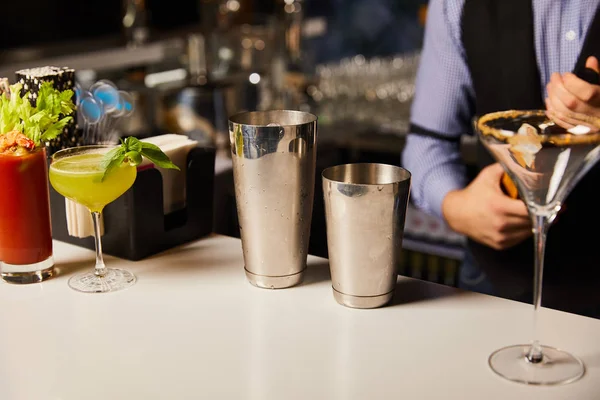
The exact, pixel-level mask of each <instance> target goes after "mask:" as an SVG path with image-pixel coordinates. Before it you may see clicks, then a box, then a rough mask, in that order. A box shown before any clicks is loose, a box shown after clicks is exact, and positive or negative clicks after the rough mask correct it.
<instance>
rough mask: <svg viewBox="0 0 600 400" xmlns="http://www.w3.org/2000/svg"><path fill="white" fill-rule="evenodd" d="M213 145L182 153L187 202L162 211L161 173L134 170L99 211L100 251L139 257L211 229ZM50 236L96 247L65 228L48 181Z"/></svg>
mask: <svg viewBox="0 0 600 400" xmlns="http://www.w3.org/2000/svg"><path fill="white" fill-rule="evenodd" d="M214 176H215V149H214V148H212V147H196V148H194V149H192V150H190V152H189V154H188V157H187V175H186V185H187V186H186V207H185V208H183V209H181V210H177V211H174V212H172V213H169V214H167V215H165V214H164V211H163V183H162V175H161V173H160V171H159V170H157V169H155V168H150V169H145V170H142V171H138V174H137V178H136V180H135V183H134V184H133V186H132V187H131V188H130V189H129V190H128V191H127V192H126V193H125V194H123V195H122V196H121V197H119V198H118V199H117V200H115V201H113V202H112V203H110V204H108V205H107V206H106V207H105V209H104V211H103V212H102V216H103V220H104V235H103V236H102V250H103V253H104V254H109V255H111V256H115V257H119V258H124V259H127V260H131V261H138V260H141V259H144V258H146V257H148V256H151V255H154V254H156V253H160V252H162V251H165V250H168V249H171V248H173V247H175V246H178V245H181V244H183V243H187V242H190V241H193V240H196V239H199V238H201V237H203V236H206V235H208V234H210V233H212V231H213V186H214ZM50 208H51V212H52V236H53V238H54V239H56V240H60V241H62V242H66V243H70V244H74V245H76V246H81V247H85V248H88V249H92V250H94V249H95V244H94V238H93V237H87V238H76V237H73V236H70V235H69V233H68V230H67V219H66V210H65V198H64V197H63V196H62V195H60V194H59V193H58V192H56V191H55V190H54V189H53V188H52V186H50Z"/></svg>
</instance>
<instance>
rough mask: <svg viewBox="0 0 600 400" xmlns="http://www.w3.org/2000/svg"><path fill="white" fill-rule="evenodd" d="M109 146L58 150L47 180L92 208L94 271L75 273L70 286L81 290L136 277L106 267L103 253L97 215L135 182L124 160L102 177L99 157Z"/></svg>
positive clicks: (124, 283)
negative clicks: (94, 245)
mask: <svg viewBox="0 0 600 400" xmlns="http://www.w3.org/2000/svg"><path fill="white" fill-rule="evenodd" d="M112 148H114V147H112V146H83V147H75V148H70V149H66V150H61V151H59V152H57V153H55V154H54V155H53V156H52V163H51V164H50V171H49V177H50V183H51V184H52V187H54V189H55V190H56V191H57V192H58V193H60V194H62V195H63V196H65V197H66V198H68V199H70V200H73V201H74V202H76V203H79V204H81V205H83V206H85V207H87V209H88V210H89V211H90V212H91V214H92V220H93V222H94V237H95V243H96V266H95V268H94V271H90V272H87V273H83V274H79V275H75V276H73V277H71V279H69V286H70V287H71V288H73V289H75V290H77V291H79V292H84V293H105V292H114V291H117V290H121V289H125V288H128V287H129V286H132V285H133V284H134V283H135V281H136V278H135V276H134V275H133V274H132V273H131V272H129V271H125V270H122V269H114V268H107V267H106V265H104V259H103V256H102V241H101V237H100V216H101V215H102V210H103V209H104V207H105V206H106V205H107V204H109V203H111V202H113V201H114V200H116V199H117V198H118V197H120V196H121V195H122V194H123V193H125V192H126V191H127V190H128V189H129V188H130V187H131V186H132V185H133V182H135V178H136V175H137V169H136V167H135V166H131V165H130V164H129V163H123V164H121V165H120V166H119V167H117V168H115V169H113V170H111V171H110V173H109V174H108V175H107V176H106V177H105V178H104V179H102V176H103V174H104V169H103V168H102V165H101V164H102V159H103V157H104V155H105V154H106V153H107V152H108V151H110V150H111V149H112Z"/></svg>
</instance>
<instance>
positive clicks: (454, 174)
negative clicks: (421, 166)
mask: <svg viewBox="0 0 600 400" xmlns="http://www.w3.org/2000/svg"><path fill="white" fill-rule="evenodd" d="M459 169H461V168H460V167H459ZM425 182H426V185H427V186H429V187H430V188H435V189H433V190H430V191H429V199H428V200H427V203H429V207H428V208H429V210H430V211H431V212H432V213H433V214H434V215H435V216H437V217H439V218H442V219H443V220H445V218H444V214H443V213H442V202H443V201H444V198H445V197H446V195H447V194H448V193H449V192H451V191H453V190H460V189H463V188H464V187H465V186H466V179H465V176H464V173H463V172H462V171H458V170H453V171H451V172H449V171H445V173H444V174H443V175H438V174H435V175H433V174H432V176H430V177H429V178H427V179H426V180H425Z"/></svg>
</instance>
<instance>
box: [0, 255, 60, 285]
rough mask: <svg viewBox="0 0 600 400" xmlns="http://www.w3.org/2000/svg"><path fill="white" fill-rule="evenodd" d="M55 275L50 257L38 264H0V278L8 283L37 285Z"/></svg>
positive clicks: (52, 260)
mask: <svg viewBox="0 0 600 400" xmlns="http://www.w3.org/2000/svg"><path fill="white" fill-rule="evenodd" d="M55 274H56V271H55V269H54V259H53V258H52V256H50V257H48V258H47V259H46V260H44V261H41V262H39V263H34V264H27V265H14V264H8V263H4V262H0V277H2V280H4V281H5V282H8V283H15V284H28V283H39V282H42V281H45V280H47V279H50V278H52V277H53V276H54V275H55Z"/></svg>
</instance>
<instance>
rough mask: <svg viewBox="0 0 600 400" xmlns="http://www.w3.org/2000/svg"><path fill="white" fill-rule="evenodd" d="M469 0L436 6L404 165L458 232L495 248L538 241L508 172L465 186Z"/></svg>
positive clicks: (423, 203)
mask: <svg viewBox="0 0 600 400" xmlns="http://www.w3.org/2000/svg"><path fill="white" fill-rule="evenodd" d="M463 1H464V0H446V1H444V0H431V1H430V3H429V11H428V13H427V14H428V15H427V27H426V32H425V43H424V46H423V52H422V54H421V64H420V66H419V71H418V74H417V82H416V84H417V91H416V93H415V98H414V101H413V104H412V112H411V123H412V129H411V134H410V135H408V139H407V143H406V147H405V149H404V151H403V154H402V157H403V164H404V166H405V167H406V168H407V169H408V170H409V171H411V173H412V175H413V182H414V184H413V187H412V190H411V196H412V199H413V201H414V202H415V204H416V205H417V206H418V207H420V208H423V209H425V210H426V211H428V212H430V213H433V214H435V215H438V216H440V217H443V218H444V219H445V220H446V222H447V223H448V224H449V225H450V227H451V228H452V229H454V230H455V231H457V232H459V233H462V234H464V235H466V236H469V237H471V238H472V239H473V240H476V241H478V242H481V243H483V244H486V245H488V246H490V247H492V248H495V249H504V248H508V247H510V246H513V245H515V244H517V243H519V242H521V241H523V240H525V239H526V238H527V237H528V236H530V235H531V222H530V219H529V216H528V213H527V208H526V206H525V204H524V203H523V202H522V201H521V200H515V199H511V198H509V197H508V196H505V195H504V193H503V192H502V190H501V187H500V179H501V176H502V172H503V170H502V167H500V166H499V165H498V164H494V165H491V166H489V167H487V168H485V169H484V170H482V171H481V173H480V174H479V175H478V176H477V178H476V179H475V180H473V182H471V184H469V185H468V186H466V187H465V185H466V176H465V166H464V165H463V163H462V161H461V156H460V150H459V139H460V136H461V134H462V133H464V132H468V131H470V124H471V118H472V117H473V109H472V104H473V89H472V84H471V81H470V76H469V72H468V68H467V65H466V62H465V58H464V57H465V53H464V49H463V47H462V43H461V40H460V14H461V10H462V4H463Z"/></svg>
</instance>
